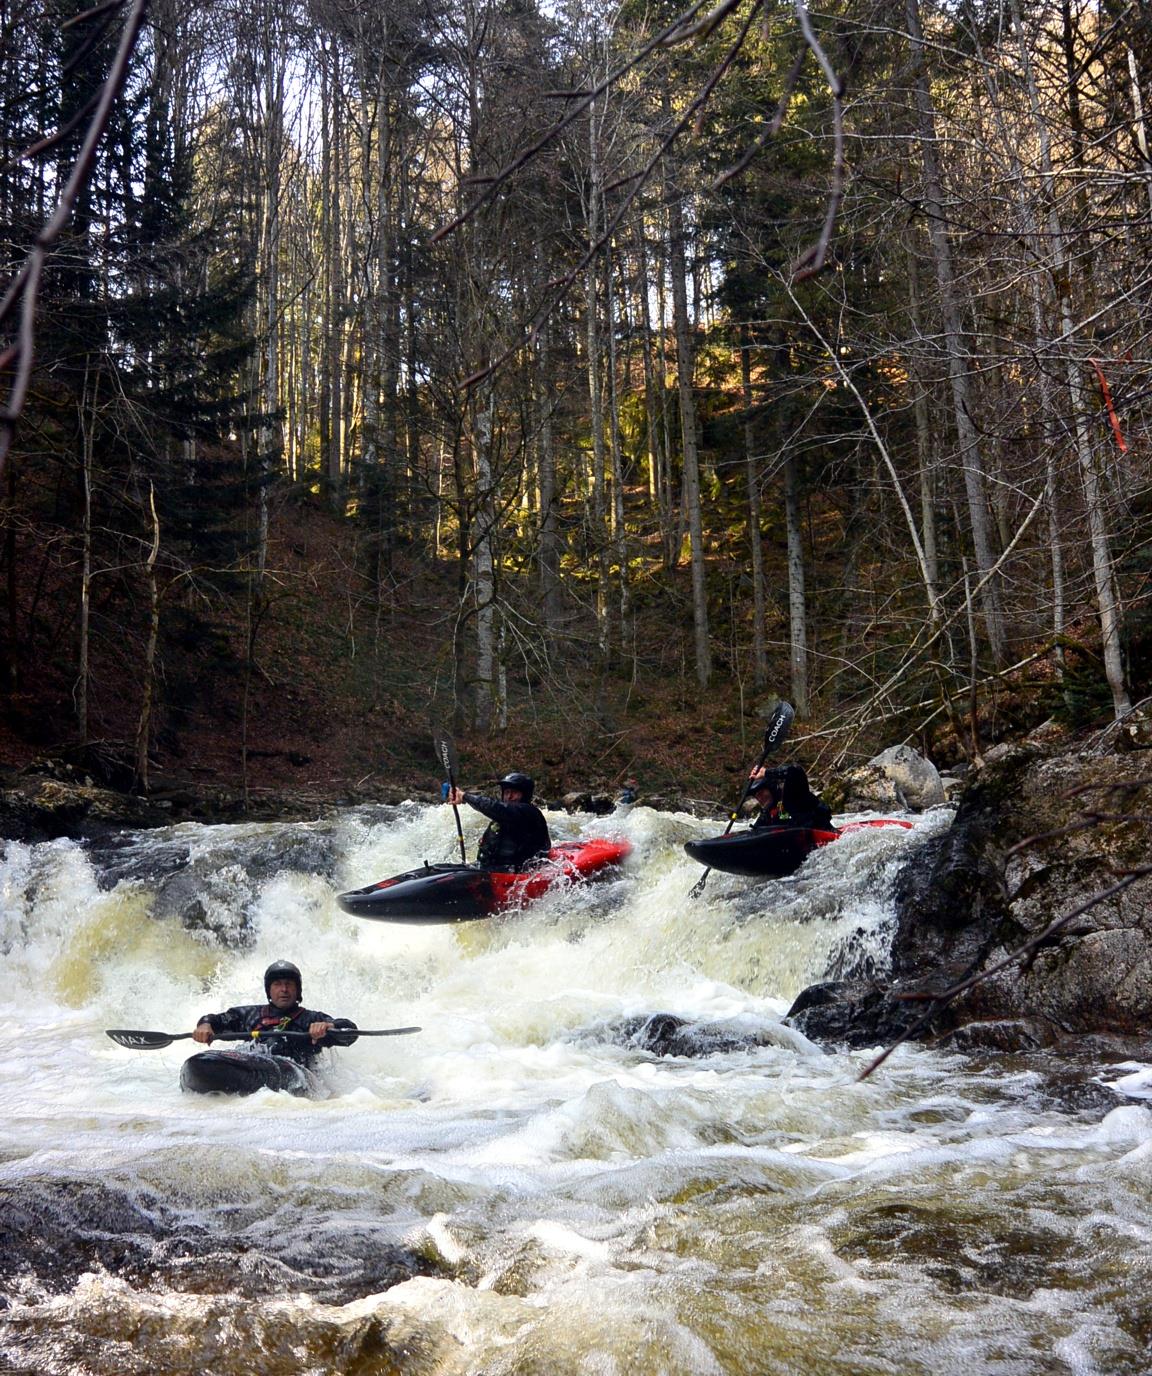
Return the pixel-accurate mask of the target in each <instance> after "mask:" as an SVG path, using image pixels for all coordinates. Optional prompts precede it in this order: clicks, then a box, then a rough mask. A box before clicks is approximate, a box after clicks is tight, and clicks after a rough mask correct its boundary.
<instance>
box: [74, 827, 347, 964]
mask: <svg viewBox="0 0 1152 1376" xmlns="http://www.w3.org/2000/svg"><path fill="white" fill-rule="evenodd" d="M335 832H336V826H335V823H332V824H328V823H319V824H316V825H314V826H311V827H302V826H299V825H274V824H269V825H267V826H264V827H261V826H259V825H252V826H251V827H243V828H237V829H220V831H219V832H217V831H212V832H204V833H201V834H199V835H196V836H189V835H188V834H187V832H185V831H183V830H176V831H173V832H169V833H167V834H164V833H157V832H143V833H133V834H122V835H119V836H116V837H112V838H108V839H107V840H99V841H95V842H92V843H90V844H89V846H88V849H89V851H90V853H91V855H92V859H93V864H94V867H95V868H96V870H97V872H98V874H99V882H100V887H101V888H103V889H113V888H115V887H116V885H117V884H120V883H136V884H140V885H142V886H143V887H145V888H149V889H153V890H154V891H155V898H154V901H153V904H152V916H153V917H155V918H158V919H161V920H164V921H175V922H179V923H180V924H181V925H182V926H184V927H187V928H189V929H190V930H195V931H209V932H211V933H213V935H215V936H216V937H217V938H218V939H220V940H223V941H225V942H227V943H229V944H236V943H239V944H241V945H242V944H243V943H244V942H245V941H246V939H247V935H248V929H249V919H250V917H251V915H252V913H253V910H254V908H255V905H256V902H257V901H258V899H259V897H260V893H261V889H262V887H263V885H264V884H265V883H266V882H267V881H268V880H270V879H274V878H275V877H276V876H278V875H281V874H307V875H314V876H317V877H319V878H321V879H324V880H326V881H329V880H332V879H334V878H335V874H336V865H337V858H338V857H337V844H336V834H335Z"/></svg>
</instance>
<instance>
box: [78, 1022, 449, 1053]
mask: <svg viewBox="0 0 1152 1376" xmlns="http://www.w3.org/2000/svg"><path fill="white" fill-rule="evenodd" d="M332 1031H333V1032H336V1033H344V1034H345V1035H346V1036H348V1037H352V1038H356V1037H403V1036H406V1035H407V1034H408V1033H409V1032H421V1031H423V1029H422V1028H420V1027H385V1028H381V1029H378V1030H376V1031H368V1030H366V1029H365V1028H363V1027H334V1028H333V1029H332ZM105 1035H106V1036H109V1037H111V1038H112V1040H113V1041H114V1042H115V1043H116V1044H117V1046H126V1047H127V1048H128V1049H129V1051H159V1050H160V1049H161V1048H162V1047H165V1046H171V1045H172V1043H173V1042H182V1041H187V1040H189V1039H190V1038H191V1037H193V1036H194V1035H195V1033H192V1032H138V1031H132V1030H128V1029H126V1028H122V1027H109V1028H107V1029H106V1032H105ZM261 1037H291V1038H292V1039H293V1041H311V1040H312V1038H311V1037H310V1036H309V1034H308V1033H307V1032H278V1031H277V1030H276V1029H275V1028H274V1027H268V1028H265V1029H264V1030H263V1031H261V1029H260V1028H257V1029H256V1030H255V1031H254V1032H214V1033H213V1034H212V1040H213V1041H214V1042H252V1041H259V1040H260V1038H261Z"/></svg>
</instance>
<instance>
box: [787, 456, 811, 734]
mask: <svg viewBox="0 0 1152 1376" xmlns="http://www.w3.org/2000/svg"><path fill="white" fill-rule="evenodd" d="M784 523H785V526H786V528H787V531H788V623H789V636H788V647H789V665H790V667H791V670H792V704H793V706H794V707H795V708H796V711H797V713H798V715H799V716H801V717H805V716H807V715H808V707H809V702H808V609H807V602H806V600H805V596H804V529H803V524H802V522H801V519H800V480H799V474H798V472H797V469H796V460H795V459H794V458H793V457H792V455H791V454H788V455H787V456H786V457H785V459H784Z"/></svg>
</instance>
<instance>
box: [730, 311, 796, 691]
mask: <svg viewBox="0 0 1152 1376" xmlns="http://www.w3.org/2000/svg"><path fill="white" fill-rule="evenodd" d="M751 352H752V332H751V330H749V328H748V326H747V325H741V326H740V380H741V384H742V386H743V391H744V463H745V471H746V475H747V480H748V548H749V552H750V553H751V556H752V682H753V684H754V685H755V687H756V689H757V691H759V690H760V689H762V688H763V687H764V685H765V684H766V683H767V682H768V657H767V654H766V653H765V648H764V617H765V615H766V609H765V605H764V548H763V546H762V545H761V543H760V541H761V534H760V478H759V474H758V473H757V472H756V443H755V427H754V426H753V424H752V359H751ZM789 568H791V561H789Z"/></svg>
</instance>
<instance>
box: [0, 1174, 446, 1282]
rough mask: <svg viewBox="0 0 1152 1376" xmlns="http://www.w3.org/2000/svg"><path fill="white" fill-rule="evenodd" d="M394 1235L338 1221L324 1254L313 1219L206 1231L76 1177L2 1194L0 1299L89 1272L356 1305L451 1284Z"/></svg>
mask: <svg viewBox="0 0 1152 1376" xmlns="http://www.w3.org/2000/svg"><path fill="white" fill-rule="evenodd" d="M390 1226H391V1225H390V1224H389V1223H388V1221H387V1219H382V1220H381V1221H380V1223H379V1225H377V1226H373V1225H371V1224H368V1223H364V1222H363V1221H358V1226H357V1227H355V1228H353V1227H349V1226H347V1224H346V1222H345V1221H344V1220H343V1219H342V1218H340V1216H339V1215H335V1216H333V1217H332V1219H331V1231H332V1236H331V1238H330V1239H329V1241H328V1242H327V1243H326V1242H325V1240H324V1237H323V1235H322V1232H321V1233H320V1234H317V1232H316V1229H317V1223H316V1220H315V1219H313V1220H312V1221H311V1223H309V1224H308V1225H307V1226H306V1225H305V1223H304V1221H303V1220H301V1225H300V1228H299V1229H296V1228H294V1227H290V1226H285V1227H284V1228H282V1229H281V1230H280V1231H279V1232H277V1233H274V1234H271V1235H269V1234H267V1232H266V1230H265V1228H264V1225H263V1222H262V1220H261V1219H260V1218H259V1217H258V1216H257V1217H255V1218H254V1219H253V1222H252V1225H251V1228H244V1227H242V1226H241V1227H238V1226H237V1220H236V1219H235V1218H234V1217H232V1215H231V1212H230V1211H225V1212H224V1213H223V1214H222V1215H221V1216H220V1217H219V1218H218V1219H215V1218H213V1217H212V1216H208V1217H207V1218H206V1219H204V1220H203V1221H201V1220H200V1219H196V1218H192V1217H190V1216H189V1212H187V1211H184V1210H182V1209H180V1208H179V1207H178V1206H176V1205H175V1204H173V1202H172V1201H170V1200H165V1199H162V1198H161V1197H160V1196H159V1195H158V1194H156V1193H155V1192H153V1191H150V1190H135V1189H134V1190H132V1191H129V1190H127V1189H123V1188H117V1187H114V1186H110V1185H106V1184H103V1183H101V1182H97V1181H93V1180H84V1179H74V1178H56V1179H52V1178H46V1177H40V1178H35V1179H31V1180H23V1181H18V1182H10V1183H6V1184H4V1185H3V1186H0V1295H3V1296H7V1297H8V1298H9V1299H12V1298H15V1297H17V1296H20V1297H31V1298H39V1297H43V1296H45V1295H52V1294H60V1293H64V1292H67V1291H69V1290H71V1289H72V1288H73V1287H74V1286H75V1284H76V1282H77V1280H78V1279H79V1277H80V1276H81V1275H82V1274H83V1273H85V1272H87V1271H92V1270H103V1271H106V1272H108V1273H109V1274H111V1275H116V1276H121V1277H123V1278H125V1279H126V1280H128V1281H129V1282H130V1283H132V1284H141V1285H148V1286H154V1285H155V1284H157V1283H160V1284H161V1285H168V1286H171V1287H172V1288H173V1289H177V1290H184V1291H191V1292H195V1293H198V1294H227V1295H248V1296H251V1297H255V1298H259V1297H265V1296H267V1295H268V1294H270V1293H292V1292H303V1293H306V1294H310V1295H312V1296H314V1297H315V1298H317V1299H319V1300H322V1301H323V1302H325V1303H328V1304H346V1303H348V1302H349V1301H351V1300H354V1299H358V1298H361V1297H362V1296H364V1295H371V1294H376V1293H378V1292H379V1291H380V1290H384V1289H387V1288H388V1287H389V1286H392V1285H398V1284H400V1283H401V1282H403V1281H405V1280H409V1279H411V1278H412V1277H413V1276H427V1275H444V1274H446V1273H447V1272H446V1268H445V1267H444V1265H443V1264H441V1263H440V1262H438V1261H437V1260H436V1259H435V1258H433V1257H431V1256H426V1255H424V1254H422V1253H420V1252H417V1251H415V1250H414V1249H413V1248H411V1247H407V1246H404V1245H402V1244H400V1243H398V1242H396V1241H395V1240H394V1239H393V1238H392V1237H390V1236H389V1235H388V1234H389V1229H390ZM306 1236H307V1239H308V1240H307V1244H305V1242H304V1239H305V1237H306Z"/></svg>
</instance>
